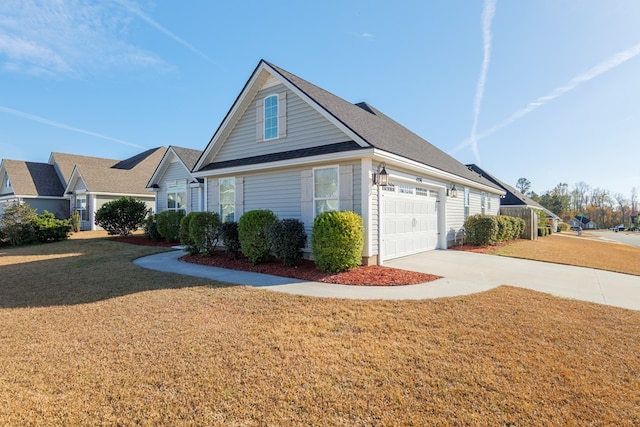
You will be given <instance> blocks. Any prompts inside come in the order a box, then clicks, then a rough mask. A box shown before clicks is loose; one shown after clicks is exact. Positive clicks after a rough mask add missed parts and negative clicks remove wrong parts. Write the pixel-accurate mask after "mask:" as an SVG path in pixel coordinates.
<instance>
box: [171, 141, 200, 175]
mask: <svg viewBox="0 0 640 427" xmlns="http://www.w3.org/2000/svg"><path fill="white" fill-rule="evenodd" d="M171 148H172V149H173V151H174V152H175V153H176V154H177V155H178V157H180V160H182V163H184V165H185V166H186V167H187V168H188V169H189V170H190V171H191V170H192V169H193V168H194V166H195V165H196V162H197V161H198V159H199V158H200V155H201V154H202V150H194V149H193V148H184V147H176V146H175V145H172V146H171Z"/></svg>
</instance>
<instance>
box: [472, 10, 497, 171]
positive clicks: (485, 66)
mask: <svg viewBox="0 0 640 427" xmlns="http://www.w3.org/2000/svg"><path fill="white" fill-rule="evenodd" d="M495 12H496V2H495V0H485V2H484V7H483V10H482V48H483V49H482V50H483V58H482V68H481V69H480V78H479V79H478V86H477V87H476V96H475V100H474V103H473V125H472V126H471V136H470V137H469V141H470V145H471V151H473V155H474V156H475V160H476V163H478V164H480V163H481V162H480V151H479V150H478V138H477V135H476V133H477V131H478V120H479V118H480V106H481V105H482V98H483V97H484V88H485V85H486V83H487V72H488V71H489V62H490V60H491V42H492V34H491V21H492V20H493V16H494V15H495Z"/></svg>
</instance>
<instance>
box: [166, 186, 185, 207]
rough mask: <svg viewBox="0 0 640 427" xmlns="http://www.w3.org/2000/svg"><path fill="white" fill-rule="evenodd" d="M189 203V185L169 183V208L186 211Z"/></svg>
mask: <svg viewBox="0 0 640 427" xmlns="http://www.w3.org/2000/svg"><path fill="white" fill-rule="evenodd" d="M186 205H187V186H186V185H185V184H182V185H169V186H168V187H167V210H168V211H184V210H185V207H186Z"/></svg>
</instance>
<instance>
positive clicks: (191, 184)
mask: <svg viewBox="0 0 640 427" xmlns="http://www.w3.org/2000/svg"><path fill="white" fill-rule="evenodd" d="M201 154H202V150H192V149H190V148H182V147H176V146H173V145H172V146H169V148H168V149H167V152H166V153H165V154H164V156H163V157H162V160H160V164H159V165H158V167H157V168H156V171H155V172H154V173H153V175H152V176H151V179H150V180H149V182H148V184H147V190H148V191H153V192H155V195H156V205H155V212H156V213H160V212H163V211H167V210H181V211H183V212H185V213H189V212H199V211H202V210H204V179H202V178H196V177H194V176H193V174H192V173H191V170H192V169H193V167H194V166H195V165H196V162H197V161H198V158H199V157H200V155H201Z"/></svg>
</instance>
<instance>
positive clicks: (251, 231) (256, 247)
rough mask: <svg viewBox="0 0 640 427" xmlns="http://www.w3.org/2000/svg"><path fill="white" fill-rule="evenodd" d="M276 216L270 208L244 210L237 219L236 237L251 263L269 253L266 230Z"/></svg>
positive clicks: (257, 262) (256, 262)
mask: <svg viewBox="0 0 640 427" xmlns="http://www.w3.org/2000/svg"><path fill="white" fill-rule="evenodd" d="M277 219H278V218H277V217H276V214H274V213H273V212H271V211H270V210H266V209H264V210H253V211H249V212H246V213H245V214H244V215H242V216H241V217H240V220H239V221H238V239H239V240H240V247H241V248H242V253H243V254H244V256H246V257H247V258H249V260H250V261H251V262H252V263H253V265H256V264H259V263H260V262H263V261H264V260H265V259H266V258H267V256H268V255H269V241H268V239H267V232H268V230H269V227H270V226H271V224H273V223H274V222H275V221H276V220H277Z"/></svg>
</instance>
